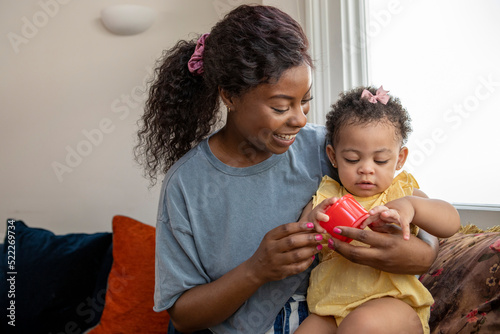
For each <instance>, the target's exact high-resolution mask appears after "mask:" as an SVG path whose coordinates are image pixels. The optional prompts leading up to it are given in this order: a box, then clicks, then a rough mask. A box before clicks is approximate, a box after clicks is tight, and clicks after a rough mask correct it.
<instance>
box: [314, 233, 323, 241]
mask: <svg viewBox="0 0 500 334" xmlns="http://www.w3.org/2000/svg"><path fill="white" fill-rule="evenodd" d="M314 239H316V240H317V241H320V240H323V236H322V235H321V234H316V235H315V236H314Z"/></svg>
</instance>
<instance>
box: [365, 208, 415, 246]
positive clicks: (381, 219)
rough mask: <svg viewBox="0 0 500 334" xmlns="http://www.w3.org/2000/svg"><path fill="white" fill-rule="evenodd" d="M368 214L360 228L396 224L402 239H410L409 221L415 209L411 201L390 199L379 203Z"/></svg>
mask: <svg viewBox="0 0 500 334" xmlns="http://www.w3.org/2000/svg"><path fill="white" fill-rule="evenodd" d="M368 213H369V214H370V216H369V217H368V218H367V219H366V220H365V221H364V222H363V223H362V224H361V225H360V228H361V229H364V228H365V227H366V226H371V227H375V228H377V227H381V226H384V225H386V224H397V225H399V226H401V229H402V231H403V239H405V240H409V239H410V223H411V221H412V220H413V216H414V215H415V211H414V209H413V206H412V205H411V203H410V202H409V201H407V200H405V199H404V198H400V199H397V200H394V201H391V202H389V203H387V204H386V205H385V206H384V205H379V206H376V207H374V208H373V209H371V210H370V211H369V212H368Z"/></svg>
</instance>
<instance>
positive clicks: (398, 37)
mask: <svg viewBox="0 0 500 334" xmlns="http://www.w3.org/2000/svg"><path fill="white" fill-rule="evenodd" d="M365 6H366V7H365V17H366V22H365V23H366V32H365V33H366V42H367V51H368V52H367V55H368V57H367V59H368V61H367V63H368V66H367V67H368V73H367V74H368V82H369V83H370V84H372V85H374V86H379V85H381V84H382V85H383V86H384V88H385V89H386V90H390V94H392V95H395V96H397V97H399V98H400V99H401V102H402V104H403V105H404V106H405V107H406V108H407V110H408V112H409V113H410V115H411V117H412V125H413V129H414V130H413V133H412V135H411V136H410V140H409V143H408V147H409V149H410V156H409V158H408V160H407V164H406V166H405V167H406V169H407V170H409V171H410V172H412V173H414V174H415V177H416V178H417V180H419V183H420V186H421V187H422V190H423V191H424V192H426V193H427V194H428V195H429V196H430V197H436V198H442V199H445V200H447V201H450V202H452V203H455V204H457V203H468V204H481V205H483V204H486V205H491V206H496V207H500V189H499V188H500V154H499V151H500V150H499V146H500V63H499V60H498V59H499V55H500V43H498V32H499V31H500V20H498V18H497V16H498V13H499V12H500V2H499V1H495V0H485V1H474V2H473V1H468V0H441V1H430V0H421V1H410V0H401V1H395V0H376V1H366V2H365Z"/></svg>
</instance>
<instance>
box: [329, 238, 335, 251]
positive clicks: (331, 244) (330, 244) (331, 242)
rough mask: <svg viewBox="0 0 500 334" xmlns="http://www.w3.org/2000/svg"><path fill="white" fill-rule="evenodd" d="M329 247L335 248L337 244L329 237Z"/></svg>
mask: <svg viewBox="0 0 500 334" xmlns="http://www.w3.org/2000/svg"><path fill="white" fill-rule="evenodd" d="M328 248H331V249H333V250H335V244H334V243H333V239H328Z"/></svg>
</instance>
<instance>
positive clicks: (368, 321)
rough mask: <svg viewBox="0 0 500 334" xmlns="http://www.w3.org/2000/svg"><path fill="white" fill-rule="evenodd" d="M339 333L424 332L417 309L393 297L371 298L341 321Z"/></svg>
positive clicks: (412, 333)
mask: <svg viewBox="0 0 500 334" xmlns="http://www.w3.org/2000/svg"><path fill="white" fill-rule="evenodd" d="M337 333H338V334H358V333H370V334H378V333H380V334H405V333H408V334H422V333H423V329H422V323H421V322H420V318H419V317H418V315H417V313H416V312H415V310H414V309H413V308H412V307H411V306H410V305H408V304H406V303H405V302H403V301H401V300H398V299H395V298H391V297H385V298H379V299H374V300H370V301H368V302H366V303H364V304H363V305H361V306H359V307H358V308H357V309H355V310H354V311H352V312H351V313H349V315H348V316H347V317H346V318H345V319H344V320H343V321H342V322H341V323H340V325H339V328H338V331H337Z"/></svg>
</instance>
